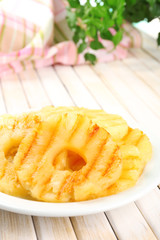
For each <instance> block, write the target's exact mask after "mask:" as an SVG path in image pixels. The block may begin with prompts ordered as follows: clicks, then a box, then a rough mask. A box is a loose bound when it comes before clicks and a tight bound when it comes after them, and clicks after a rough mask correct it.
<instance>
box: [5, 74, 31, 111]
mask: <svg viewBox="0 0 160 240" xmlns="http://www.w3.org/2000/svg"><path fill="white" fill-rule="evenodd" d="M1 85H2V91H3V96H4V101H5V104H6V108H7V111H8V112H9V113H16V112H17V111H20V112H24V111H26V110H27V109H28V105H27V102H26V99H25V95H24V91H23V88H22V86H21V83H20V81H19V78H18V76H17V75H16V74H13V75H9V76H6V77H3V78H1Z"/></svg>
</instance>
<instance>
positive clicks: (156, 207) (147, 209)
mask: <svg viewBox="0 0 160 240" xmlns="http://www.w3.org/2000/svg"><path fill="white" fill-rule="evenodd" d="M159 203H160V190H159V189H158V188H156V189H155V190H153V191H152V192H150V193H149V194H147V195H145V196H144V197H142V198H141V199H139V200H138V201H136V205H137V206H138V208H139V210H140V211H141V213H142V215H143V216H144V218H145V219H146V220H147V222H148V223H149V225H150V227H151V229H152V230H153V232H154V234H155V235H156V237H157V238H158V239H160V204H159Z"/></svg>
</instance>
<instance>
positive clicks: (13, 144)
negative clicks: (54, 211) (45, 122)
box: [0, 114, 38, 198]
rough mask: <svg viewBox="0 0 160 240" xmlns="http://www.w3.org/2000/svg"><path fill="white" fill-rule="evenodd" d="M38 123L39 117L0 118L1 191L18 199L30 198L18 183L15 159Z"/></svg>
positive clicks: (5, 116) (6, 116) (8, 116)
mask: <svg viewBox="0 0 160 240" xmlns="http://www.w3.org/2000/svg"><path fill="white" fill-rule="evenodd" d="M37 123H38V117H37V116H34V117H32V115H22V116H21V117H16V116H11V115H7V114H6V115H4V116H1V118H0V143H1V144H0V169H1V171H0V191H1V192H3V193H6V194H10V195H13V196H18V197H25V198H30V197H29V196H28V193H27V191H26V190H25V189H24V188H23V187H22V186H21V184H20V182H19V181H18V177H17V174H16V171H15V169H14V164H13V159H14V156H15V155H16V153H17V151H18V147H19V145H20V143H21V141H22V139H23V138H24V137H25V135H27V133H28V131H30V128H32V127H34V126H35V125H36V124H37Z"/></svg>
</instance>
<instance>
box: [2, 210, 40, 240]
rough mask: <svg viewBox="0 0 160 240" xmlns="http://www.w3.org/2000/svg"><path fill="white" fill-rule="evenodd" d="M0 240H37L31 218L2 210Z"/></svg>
mask: <svg viewBox="0 0 160 240" xmlns="http://www.w3.org/2000/svg"><path fill="white" fill-rule="evenodd" d="M0 239H2V240H21V239H23V240H28V239H29V240H36V239H37V237H36V234H35V231H34V226H33V223H32V220H31V217H30V216H25V215H20V214H15V213H10V212H6V211H2V210H0Z"/></svg>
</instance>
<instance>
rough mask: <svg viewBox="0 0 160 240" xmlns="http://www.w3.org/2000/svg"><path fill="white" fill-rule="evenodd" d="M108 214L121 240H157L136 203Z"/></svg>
mask: <svg viewBox="0 0 160 240" xmlns="http://www.w3.org/2000/svg"><path fill="white" fill-rule="evenodd" d="M128 213H129V214H128ZM106 214H107V216H108V218H109V221H110V222H111V224H112V226H113V228H114V231H115V233H116V234H117V236H118V238H119V239H123V240H128V239H129V240H137V239H145V240H154V239H157V238H156V236H155V235H154V233H153V232H152V230H151V229H150V227H149V225H148V224H147V223H146V221H145V219H144V218H143V216H142V215H141V213H140V212H139V211H138V210H137V208H136V205H135V204H134V203H131V204H129V205H126V206H125V207H121V208H118V209H115V210H112V211H109V212H107V213H106Z"/></svg>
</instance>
